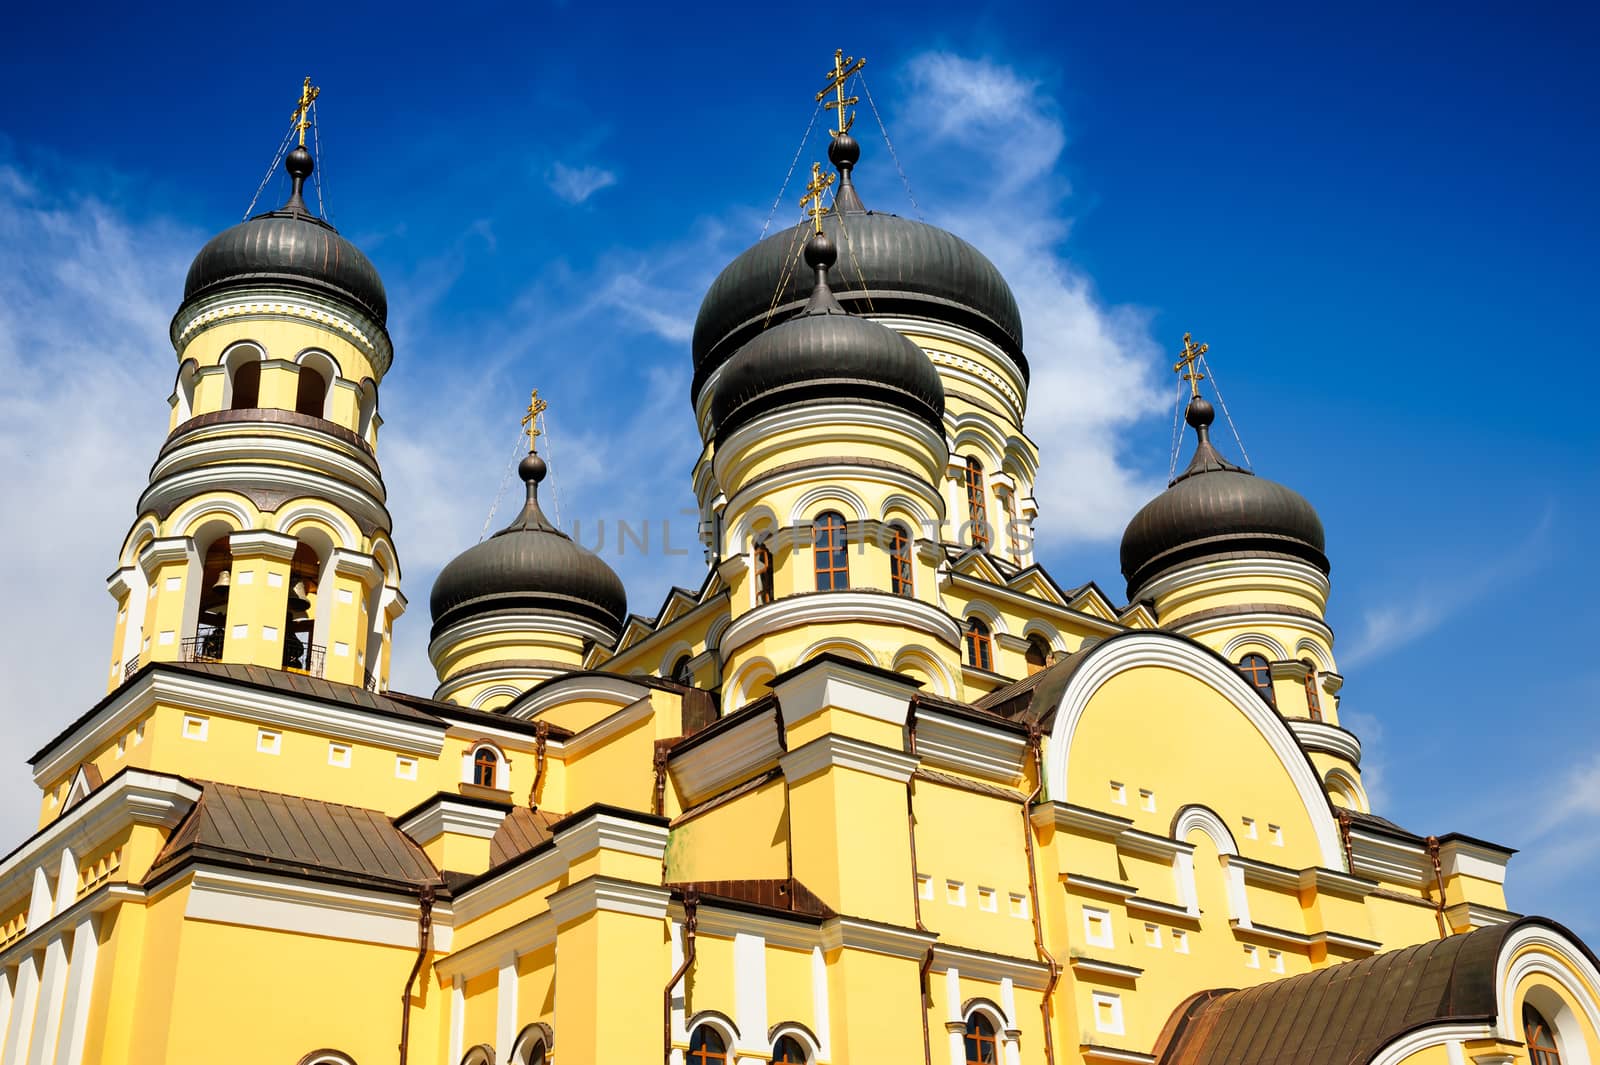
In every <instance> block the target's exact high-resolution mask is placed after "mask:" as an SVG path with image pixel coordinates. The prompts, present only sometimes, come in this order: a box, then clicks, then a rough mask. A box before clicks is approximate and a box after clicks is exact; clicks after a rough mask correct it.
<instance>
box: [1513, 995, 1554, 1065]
mask: <svg viewBox="0 0 1600 1065" xmlns="http://www.w3.org/2000/svg"><path fill="white" fill-rule="evenodd" d="M1522 1038H1523V1039H1524V1040H1525V1041H1526V1042H1527V1044H1528V1061H1529V1063H1530V1065H1561V1048H1560V1047H1558V1046H1557V1045H1556V1032H1555V1029H1554V1028H1552V1027H1550V1022H1549V1021H1547V1020H1545V1019H1544V1014H1542V1013H1540V1012H1539V1011H1538V1010H1536V1009H1534V1008H1533V1007H1532V1006H1531V1005H1529V1004H1528V1003H1526V1002H1525V1003H1523V1004H1522Z"/></svg>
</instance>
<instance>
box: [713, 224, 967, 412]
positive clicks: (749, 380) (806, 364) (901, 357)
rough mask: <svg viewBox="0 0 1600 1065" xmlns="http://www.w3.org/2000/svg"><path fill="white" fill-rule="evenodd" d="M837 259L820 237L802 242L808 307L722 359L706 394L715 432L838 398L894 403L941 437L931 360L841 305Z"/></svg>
mask: <svg viewBox="0 0 1600 1065" xmlns="http://www.w3.org/2000/svg"><path fill="white" fill-rule="evenodd" d="M836 254H837V253H836V252H835V251H834V250H833V247H832V244H831V242H829V241H828V240H827V238H826V237H813V238H812V239H811V240H810V241H808V242H807V244H806V261H807V263H808V264H809V265H810V266H811V267H812V269H813V270H814V271H815V281H814V287H813V290H812V293H811V300H810V303H808V304H807V306H806V309H805V310H804V311H803V312H802V313H801V314H800V315H799V316H798V317H795V318H791V319H789V320H788V321H786V322H784V323H782V324H781V325H778V326H775V327H774V328H772V329H769V330H767V331H766V332H764V333H760V334H758V335H757V336H756V337H755V338H754V339H753V340H751V341H750V342H749V343H748V344H746V345H745V346H744V347H742V348H740V349H739V352H738V353H737V354H736V355H734V356H733V358H732V359H730V360H729V361H728V363H727V365H726V367H724V369H723V372H722V374H721V375H720V376H719V377H718V378H717V382H716V389H715V392H714V393H713V395H712V397H711V427H712V432H713V433H714V434H715V435H717V436H723V435H725V434H727V433H731V432H733V431H734V430H736V429H738V428H739V427H740V426H742V425H745V424H746V423H748V422H749V421H750V420H751V419H753V418H755V417H757V416H759V415H761V414H765V413H767V412H769V411H773V410H778V409H780V408H783V407H790V406H796V405H799V404H805V403H821V402H828V401H832V400H838V399H841V398H855V399H865V400H869V401H872V402H876V403H883V404H886V405H888V406H893V407H896V408H898V409H901V410H904V411H906V412H907V413H909V414H912V415H914V416H916V417H918V418H921V419H922V420H923V421H924V422H926V423H927V424H928V425H930V426H931V427H932V428H933V429H934V431H935V432H938V433H940V434H942V433H943V432H944V428H943V425H944V385H943V384H942V383H941V381H940V379H939V372H938V370H936V369H935V368H934V365H933V362H932V360H930V359H929V358H928V356H927V353H926V352H924V351H923V350H922V349H921V348H919V347H917V345H916V344H914V343H912V341H910V340H909V339H907V338H906V337H905V336H903V335H901V334H900V333H897V332H896V331H895V330H893V329H890V328H889V327H888V326H884V325H879V324H878V323H877V322H873V321H870V320H868V319H866V318H860V317H857V316H855V315H853V314H849V313H847V312H846V311H845V310H844V308H842V307H841V306H840V305H839V303H838V301H837V300H836V299H835V298H834V295H833V292H832V290H831V286H830V281H829V276H828V267H829V266H831V265H833V262H834V258H835V256H836Z"/></svg>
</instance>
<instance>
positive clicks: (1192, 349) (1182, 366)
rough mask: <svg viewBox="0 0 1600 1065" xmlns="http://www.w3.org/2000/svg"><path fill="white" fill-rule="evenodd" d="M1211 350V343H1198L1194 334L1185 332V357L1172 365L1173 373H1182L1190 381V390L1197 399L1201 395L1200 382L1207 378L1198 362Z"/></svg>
mask: <svg viewBox="0 0 1600 1065" xmlns="http://www.w3.org/2000/svg"><path fill="white" fill-rule="evenodd" d="M1210 350H1211V345H1210V344H1196V343H1195V342H1194V336H1193V334H1190V333H1185V334H1183V357H1182V358H1180V359H1179V360H1178V361H1177V363H1176V364H1175V365H1174V366H1173V367H1172V372H1173V373H1175V374H1181V375H1182V376H1183V379H1184V380H1185V381H1187V382H1189V392H1190V393H1191V394H1192V395H1193V396H1194V397H1195V398H1197V399H1198V398H1199V396H1200V382H1201V381H1204V380H1205V379H1206V375H1205V374H1203V373H1201V372H1200V368H1199V366H1197V365H1196V364H1197V363H1198V362H1199V361H1200V358H1201V357H1202V356H1203V355H1205V353H1206V352H1208V351H1210Z"/></svg>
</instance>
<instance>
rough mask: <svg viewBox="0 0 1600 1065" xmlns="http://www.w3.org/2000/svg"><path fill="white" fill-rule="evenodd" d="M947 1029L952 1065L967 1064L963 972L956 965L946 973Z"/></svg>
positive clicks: (945, 1025)
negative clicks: (962, 990)
mask: <svg viewBox="0 0 1600 1065" xmlns="http://www.w3.org/2000/svg"><path fill="white" fill-rule="evenodd" d="M944 997H945V1023H944V1028H945V1031H946V1032H948V1033H949V1035H950V1065H966V1061H967V1038H966V1036H967V1033H966V1024H965V1023H964V1021H963V1019H962V1016H961V973H960V972H959V971H958V970H957V969H956V967H955V966H954V965H952V966H950V968H948V969H946V970H945V973H944Z"/></svg>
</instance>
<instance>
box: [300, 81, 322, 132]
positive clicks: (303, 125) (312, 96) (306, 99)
mask: <svg viewBox="0 0 1600 1065" xmlns="http://www.w3.org/2000/svg"><path fill="white" fill-rule="evenodd" d="M321 95H322V89H321V88H320V87H318V86H316V85H313V84H311V75H310V74H307V75H306V80H305V84H303V85H301V86H300V102H299V103H297V104H295V107H294V124H295V125H296V126H297V127H299V129H300V147H301V148H304V147H305V146H306V130H308V129H310V128H311V105H312V104H313V103H315V102H316V99H317V97H318V96H321Z"/></svg>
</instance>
